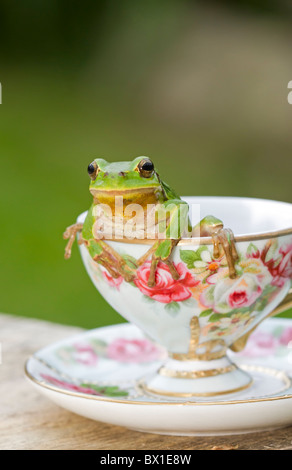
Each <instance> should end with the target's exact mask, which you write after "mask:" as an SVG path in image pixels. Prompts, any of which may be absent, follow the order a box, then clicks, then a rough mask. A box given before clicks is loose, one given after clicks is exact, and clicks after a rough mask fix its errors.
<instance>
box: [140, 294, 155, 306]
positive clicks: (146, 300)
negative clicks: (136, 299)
mask: <svg viewBox="0 0 292 470" xmlns="http://www.w3.org/2000/svg"><path fill="white" fill-rule="evenodd" d="M142 298H143V300H144V301H145V302H148V303H151V304H153V303H154V302H156V300H155V299H152V297H148V295H143V297H142Z"/></svg>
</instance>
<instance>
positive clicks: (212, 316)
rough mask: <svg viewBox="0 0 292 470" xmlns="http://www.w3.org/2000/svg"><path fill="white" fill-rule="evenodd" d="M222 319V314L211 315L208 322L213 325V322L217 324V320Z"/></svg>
mask: <svg viewBox="0 0 292 470" xmlns="http://www.w3.org/2000/svg"><path fill="white" fill-rule="evenodd" d="M223 317H224V314H222V313H213V315H211V316H210V318H209V322H211V323H213V322H217V321H219V320H221V318H223Z"/></svg>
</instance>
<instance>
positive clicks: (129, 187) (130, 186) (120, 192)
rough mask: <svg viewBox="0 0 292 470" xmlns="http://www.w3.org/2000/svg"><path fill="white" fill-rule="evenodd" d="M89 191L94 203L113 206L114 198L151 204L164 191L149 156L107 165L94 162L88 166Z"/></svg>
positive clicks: (100, 161) (98, 161)
mask: <svg viewBox="0 0 292 470" xmlns="http://www.w3.org/2000/svg"><path fill="white" fill-rule="evenodd" d="M88 174H89V176H90V178H91V182H90V187H89V190H90V192H91V194H92V195H93V197H94V200H95V201H96V203H105V204H112V203H113V199H114V198H115V196H123V198H124V200H125V202H126V203H137V204H143V205H145V203H146V204H150V203H153V202H156V201H157V200H158V199H160V198H161V196H162V193H163V188H162V186H161V182H160V179H159V176H158V174H157V173H156V171H155V168H154V164H153V163H152V161H151V160H150V158H148V157H137V158H135V159H134V160H133V161H131V162H115V163H108V162H107V161H106V160H103V159H102V158H97V159H95V160H94V161H93V162H92V163H90V165H89V166H88Z"/></svg>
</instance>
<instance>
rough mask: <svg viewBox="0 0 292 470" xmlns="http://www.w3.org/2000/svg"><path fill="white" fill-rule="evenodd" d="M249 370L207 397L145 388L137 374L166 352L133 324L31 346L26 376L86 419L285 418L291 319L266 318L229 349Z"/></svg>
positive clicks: (256, 423) (232, 426) (149, 424)
mask: <svg viewBox="0 0 292 470" xmlns="http://www.w3.org/2000/svg"><path fill="white" fill-rule="evenodd" d="M229 355H230V356H232V360H233V361H234V362H236V364H237V365H238V366H239V367H241V368H243V369H244V370H246V371H248V372H249V374H250V375H252V378H253V384H252V385H251V386H250V387H249V388H248V389H246V390H244V391H241V392H238V393H232V394H228V395H227V394H226V395H221V396H217V397H209V398H203V397H202V398H193V399H192V398H190V399H177V398H173V397H160V396H156V395H151V394H149V393H148V392H146V391H145V390H144V388H143V380H144V378H145V377H147V376H148V375H151V374H152V373H153V372H154V371H156V370H157V369H158V367H159V366H160V365H161V364H162V363H163V361H164V359H165V358H166V352H165V351H164V350H163V349H162V348H161V347H160V346H157V345H155V344H153V343H152V342H151V341H150V340H149V339H147V338H146V337H145V335H144V334H143V333H142V332H141V331H140V330H139V329H138V328H137V327H135V326H134V325H131V324H128V323H123V324H118V325H113V326H108V327H103V328H97V329H95V330H90V331H87V332H84V333H81V334H79V335H77V336H75V337H73V338H70V339H66V340H63V341H61V342H58V343H55V344H52V345H50V346H49V347H46V348H44V349H42V350H40V351H38V352H37V353H36V354H35V355H34V356H32V357H31V358H30V359H29V360H28V361H27V363H26V367H25V372H26V376H27V378H28V380H29V382H30V383H31V384H32V385H33V386H34V387H35V388H36V389H37V390H38V391H39V392H40V393H42V394H43V395H45V396H47V397H48V398H49V399H51V400H52V401H53V402H55V403H56V404H58V405H59V406H61V407H63V408H66V409H67V410H70V411H72V412H74V413H77V414H79V415H82V416H85V417H87V418H90V419H93V420H97V421H102V422H106V423H110V424H114V425H119V426H126V427H128V428H131V429H134V430H137V431H143V432H152V433H159V434H173V435H219V434H236V433H247V432H256V431H259V430H268V429H273V428H278V427H284V426H288V425H290V424H292V321H291V320H288V319H280V318H273V319H268V320H265V322H263V324H262V325H260V326H259V327H258V329H257V330H256V331H255V332H254V333H253V334H252V335H251V337H250V339H249V341H248V344H247V346H246V348H245V350H244V351H243V352H242V353H240V354H238V353H237V354H234V353H231V352H230V353H229Z"/></svg>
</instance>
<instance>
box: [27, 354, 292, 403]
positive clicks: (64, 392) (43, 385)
mask: <svg viewBox="0 0 292 470" xmlns="http://www.w3.org/2000/svg"><path fill="white" fill-rule="evenodd" d="M32 358H33V356H32ZM34 359H35V358H34ZM29 360H30V359H28V360H27V361H26V363H25V367H24V373H25V376H26V377H27V379H29V380H30V381H31V382H33V383H34V384H35V385H37V386H39V387H41V388H44V389H47V390H50V391H52V392H55V393H61V394H62V395H68V396H71V397H75V398H82V399H86V400H94V401H99V402H107V403H116V404H120V405H150V406H151V405H152V406H161V405H163V406H164V405H168V406H169V405H171V406H214V405H238V404H245V403H261V402H266V401H278V400H287V399H291V401H292V393H289V394H288V395H281V396H271V397H261V398H250V399H247V400H228V401H227V400H226V401H212V402H211V401H210V402H198V401H183V402H181V401H178V402H173V401H171V402H166V401H165V402H151V401H142V400H140V401H139V400H136V401H134V400H129V399H125V398H124V399H123V400H121V399H119V400H117V399H113V398H104V397H98V396H95V395H86V394H85V393H79V392H71V391H69V390H64V389H61V388H58V387H55V386H53V385H49V384H47V383H45V382H44V381H41V380H38V379H36V378H35V377H34V376H33V375H32V374H31V373H30V372H29V371H28V362H29ZM241 369H243V370H245V371H249V370H250V371H254V370H256V371H258V372H264V373H267V370H268V371H269V373H270V375H274V376H277V377H279V378H281V377H282V380H283V378H285V381H288V382H289V387H290V386H291V380H290V379H289V377H288V376H287V375H286V374H285V372H283V371H279V370H274V369H266V368H264V367H261V366H248V365H247V366H243V365H241ZM286 388H288V387H286ZM286 388H285V389H284V390H286Z"/></svg>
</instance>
